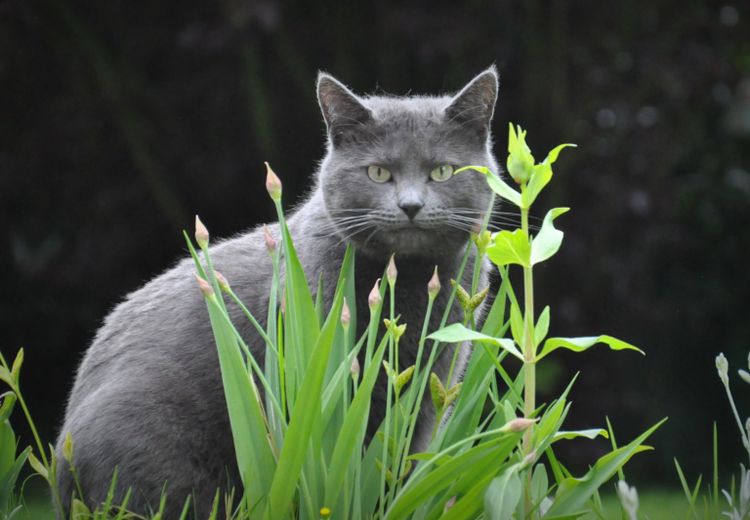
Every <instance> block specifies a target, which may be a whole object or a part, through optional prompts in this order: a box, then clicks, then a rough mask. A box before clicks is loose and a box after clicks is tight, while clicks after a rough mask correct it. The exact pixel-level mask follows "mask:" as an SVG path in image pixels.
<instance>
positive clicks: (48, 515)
mask: <svg viewBox="0 0 750 520" xmlns="http://www.w3.org/2000/svg"><path fill="white" fill-rule="evenodd" d="M639 498H640V504H641V507H640V509H639V518H642V519H649V518H650V519H652V520H661V519H666V518H669V519H681V518H687V514H688V510H687V502H686V501H685V496H684V495H683V494H682V491H681V490H679V489H678V488H672V489H666V488H664V489H653V490H650V491H649V490H647V489H644V490H643V492H640V490H639ZM602 505H603V506H604V512H605V515H606V518H607V519H610V518H612V519H618V518H621V508H620V502H619V501H618V500H617V496H616V495H615V493H614V492H612V493H607V494H604V495H603V496H602ZM54 518H55V513H54V511H53V509H52V503H51V502H50V500H49V499H48V498H47V497H46V496H43V495H38V494H34V495H32V496H29V497H27V499H26V507H25V508H24V511H23V513H22V514H21V516H20V520H47V519H54ZM582 519H583V520H594V519H596V516H595V515H593V514H588V515H586V516H584V517H582Z"/></svg>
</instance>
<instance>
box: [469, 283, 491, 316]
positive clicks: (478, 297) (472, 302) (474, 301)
mask: <svg viewBox="0 0 750 520" xmlns="http://www.w3.org/2000/svg"><path fill="white" fill-rule="evenodd" d="M489 291H490V288H489V286H488V287H485V288H484V289H482V290H481V291H479V292H478V293H476V294H475V295H474V296H472V297H471V298H469V304H468V305H467V307H468V310H469V311H470V312H474V311H475V310H476V309H477V307H479V306H480V305H482V302H483V301H484V299H485V298H486V297H487V293H488V292H489Z"/></svg>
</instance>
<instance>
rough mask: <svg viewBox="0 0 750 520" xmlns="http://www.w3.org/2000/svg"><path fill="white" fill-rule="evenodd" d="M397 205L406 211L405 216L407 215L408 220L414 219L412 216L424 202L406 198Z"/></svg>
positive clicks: (414, 215)
mask: <svg viewBox="0 0 750 520" xmlns="http://www.w3.org/2000/svg"><path fill="white" fill-rule="evenodd" d="M398 207H399V208H401V209H402V210H403V212H404V213H406V216H407V217H409V220H414V217H416V216H417V213H419V210H420V209H422V208H423V207H424V202H422V201H419V200H406V201H403V202H400V203H399V205H398Z"/></svg>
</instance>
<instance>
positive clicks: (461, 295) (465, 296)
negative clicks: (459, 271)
mask: <svg viewBox="0 0 750 520" xmlns="http://www.w3.org/2000/svg"><path fill="white" fill-rule="evenodd" d="M451 285H452V286H453V287H455V288H456V297H457V298H458V303H459V304H460V305H461V308H462V309H464V310H467V309H468V308H469V301H470V300H471V296H469V293H467V292H466V289H464V288H463V287H461V284H460V283H458V282H457V281H456V280H453V279H451Z"/></svg>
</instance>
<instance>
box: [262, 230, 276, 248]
mask: <svg viewBox="0 0 750 520" xmlns="http://www.w3.org/2000/svg"><path fill="white" fill-rule="evenodd" d="M263 239H264V240H265V241H266V249H267V250H268V253H269V254H270V255H273V253H274V251H276V245H277V244H276V239H274V238H273V235H272V234H271V230H270V229H268V226H266V225H265V224H263Z"/></svg>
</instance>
